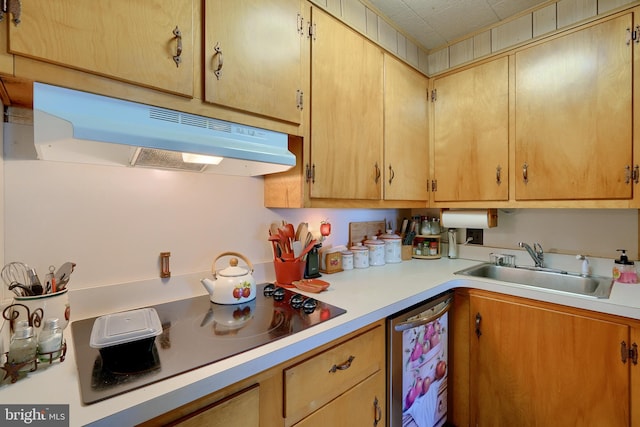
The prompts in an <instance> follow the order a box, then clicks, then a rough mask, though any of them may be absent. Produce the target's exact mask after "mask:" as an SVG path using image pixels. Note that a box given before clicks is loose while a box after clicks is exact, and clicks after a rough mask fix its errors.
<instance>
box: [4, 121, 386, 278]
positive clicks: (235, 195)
mask: <svg viewBox="0 0 640 427" xmlns="http://www.w3.org/2000/svg"><path fill="white" fill-rule="evenodd" d="M8 130H9V131H10V132H6V133H5V141H4V142H5V152H6V154H5V161H4V172H5V173H4V195H5V209H4V229H5V239H4V250H5V261H6V262H9V261H23V262H26V263H27V264H29V265H31V266H33V267H35V268H36V269H37V271H38V272H39V274H40V276H41V279H42V278H43V276H44V274H45V273H46V272H47V268H48V266H49V265H55V266H59V265H61V264H62V263H63V262H65V261H73V262H75V263H76V264H77V267H76V270H75V272H74V274H73V277H72V280H71V282H70V287H71V286H72V287H73V289H82V288H88V287H96V286H101V285H107V284H114V283H127V282H132V281H137V280H146V279H151V278H157V277H159V254H160V252H162V251H169V252H171V260H170V262H171V272H172V275H181V274H187V273H194V272H202V271H207V270H209V269H210V268H211V263H212V261H213V260H214V258H215V257H216V256H217V255H218V254H219V253H221V252H223V251H229V250H233V251H237V252H241V253H242V254H244V255H245V256H246V257H248V258H249V259H250V260H251V262H253V263H262V262H269V261H271V260H272V251H271V246H270V244H269V242H268V241H267V238H268V229H269V224H270V223H271V222H272V221H278V222H279V221H281V220H282V219H285V220H287V221H288V222H291V223H293V224H296V225H297V224H298V222H300V221H303V220H304V221H308V222H309V223H310V227H311V228H312V229H313V228H314V227H315V228H316V230H317V229H318V227H319V223H320V221H321V220H323V219H329V220H330V222H331V223H332V225H333V227H332V231H333V233H332V236H331V237H329V239H328V241H327V243H331V242H336V244H338V242H339V243H340V244H344V243H346V241H347V240H348V223H349V222H350V221H366V220H378V219H385V218H389V219H391V218H392V217H395V211H393V210H379V211H377V210H354V209H345V210H336V209H334V210H327V209H301V210H290V209H281V210H270V209H266V208H264V207H263V180H262V178H260V177H257V178H246V177H231V176H221V175H220V176H219V175H211V174H199V173H191V172H175V171H160V170H150V169H141V168H124V167H122V168H120V167H111V166H94V165H79V164H67V163H60V162H45V161H37V160H28V159H29V158H30V157H33V153H31V154H30V153H29V150H33V148H32V141H33V132H32V127H31V126H24V125H15V124H12V125H11V127H9V128H8ZM29 144H31V145H29ZM221 262H222V261H221ZM222 267H224V265H222ZM3 291H5V288H4V286H3Z"/></svg>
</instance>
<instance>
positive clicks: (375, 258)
mask: <svg viewBox="0 0 640 427" xmlns="http://www.w3.org/2000/svg"><path fill="white" fill-rule="evenodd" d="M364 244H365V245H366V246H367V247H368V248H369V265H372V266H374V267H379V266H382V265H384V242H383V241H382V240H378V236H372V237H371V238H370V239H367V240H365V241H364Z"/></svg>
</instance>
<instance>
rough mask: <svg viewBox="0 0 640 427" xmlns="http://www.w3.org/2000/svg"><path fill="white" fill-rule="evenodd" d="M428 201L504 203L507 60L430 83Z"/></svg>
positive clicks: (507, 161) (506, 161)
mask: <svg viewBox="0 0 640 427" xmlns="http://www.w3.org/2000/svg"><path fill="white" fill-rule="evenodd" d="M433 87H434V95H433V99H434V102H433V110H434V132H433V135H434V136H433V153H434V154H433V156H434V160H433V163H434V175H433V178H434V180H435V183H434V193H433V197H434V201H435V202H448V201H489V200H507V199H508V198H509V186H508V176H509V174H508V168H509V60H508V58H507V57H502V58H499V59H496V60H493V61H491V62H487V63H484V64H481V65H478V66H474V67H472V68H468V69H466V70H463V71H460V72H457V73H454V74H450V75H447V76H445V77H442V78H437V79H435V80H434V84H433Z"/></svg>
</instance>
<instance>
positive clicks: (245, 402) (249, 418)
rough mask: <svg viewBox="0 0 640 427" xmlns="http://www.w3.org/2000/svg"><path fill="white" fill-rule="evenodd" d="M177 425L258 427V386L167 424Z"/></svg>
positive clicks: (189, 426) (192, 426)
mask: <svg viewBox="0 0 640 427" xmlns="http://www.w3.org/2000/svg"><path fill="white" fill-rule="evenodd" d="M168 425H169V426H179V427H204V426H207V427H217V426H220V427H258V426H259V425H260V390H259V386H258V385H257V384H256V385H255V386H253V387H251V388H249V389H248V390H243V391H241V392H239V393H236V394H234V395H231V396H229V397H228V398H226V399H222V400H221V401H219V402H215V403H213V404H211V405H209V406H207V407H204V408H202V409H200V410H198V411H196V412H194V413H191V414H188V415H186V416H185V417H183V418H180V419H178V420H176V421H175V422H172V423H170V424H168Z"/></svg>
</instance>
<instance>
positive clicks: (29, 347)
mask: <svg viewBox="0 0 640 427" xmlns="http://www.w3.org/2000/svg"><path fill="white" fill-rule="evenodd" d="M37 347H38V342H37V341H36V337H35V335H34V333H33V328H32V327H31V326H27V327H25V328H23V329H20V330H17V331H15V332H14V333H13V336H12V337H11V343H10V344H9V355H8V357H7V361H8V362H9V363H11V364H14V365H18V364H23V363H24V364H25V365H24V366H22V367H21V368H20V369H19V370H20V371H23V372H24V371H33V370H35V368H36V360H35V359H36V350H37ZM29 362H33V365H32V364H31V363H29Z"/></svg>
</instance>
